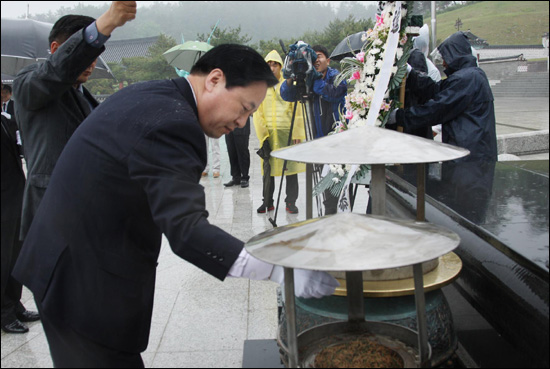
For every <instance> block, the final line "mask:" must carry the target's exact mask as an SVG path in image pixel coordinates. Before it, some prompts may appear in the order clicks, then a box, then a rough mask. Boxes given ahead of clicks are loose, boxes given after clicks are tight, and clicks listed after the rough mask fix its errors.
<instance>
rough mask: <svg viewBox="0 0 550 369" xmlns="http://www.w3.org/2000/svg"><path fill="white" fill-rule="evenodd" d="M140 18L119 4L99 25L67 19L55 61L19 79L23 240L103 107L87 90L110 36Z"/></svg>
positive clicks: (55, 36) (56, 38) (132, 7)
mask: <svg viewBox="0 0 550 369" xmlns="http://www.w3.org/2000/svg"><path fill="white" fill-rule="evenodd" d="M135 16H136V2H135V1H114V2H113V3H112V5H111V7H110V8H109V9H108V10H107V11H106V12H105V13H104V14H102V15H101V16H100V17H99V18H98V19H97V21H95V20H94V19H93V18H91V17H86V16H81V15H66V16H63V17H61V18H60V19H59V20H58V21H57V22H56V23H55V24H54V26H53V28H52V30H51V32H50V36H49V43H50V49H51V56H50V57H49V58H48V59H47V60H46V61H45V62H43V63H39V64H32V65H29V66H27V67H25V68H23V69H22V70H21V71H19V73H18V74H17V76H16V78H15V80H14V85H13V90H14V96H15V100H16V101H17V110H16V118H17V122H18V123H19V127H20V131H21V136H22V140H23V145H24V147H25V156H26V161H27V173H28V174H27V178H28V180H27V183H26V186H25V193H24V196H23V214H22V223H21V238H22V239H23V238H24V237H25V235H26V234H27V232H28V229H29V227H30V225H31V222H32V220H33V218H34V214H35V213H36V210H37V209H38V206H39V204H40V201H41V200H42V197H43V196H44V193H45V192H46V188H47V187H48V183H49V180H50V176H51V174H52V172H53V169H54V167H55V164H56V162H57V159H58V158H59V155H60V154H61V152H62V151H63V148H64V147H65V145H66V144H67V141H68V140H69V138H70V137H71V136H72V134H73V132H74V131H75V130H76V128H77V127H78V126H79V125H80V123H81V122H82V121H83V120H84V119H85V118H86V117H87V116H88V115H89V114H90V113H91V111H92V109H93V108H95V107H96V106H97V105H98V102H97V101H96V100H95V99H94V98H93V96H92V95H91V94H90V93H89V92H88V90H86V89H85V88H84V87H83V84H84V83H85V82H86V81H87V80H88V78H89V77H90V75H91V74H92V71H93V70H94V68H95V65H96V61H97V58H98V57H99V55H100V54H101V53H102V52H103V51H104V50H105V47H104V46H103V45H104V43H105V42H106V41H107V39H108V38H109V37H110V35H111V33H112V32H113V31H114V30H115V29H116V28H117V27H120V26H122V25H124V24H125V23H126V22H127V21H129V20H131V19H134V18H135Z"/></svg>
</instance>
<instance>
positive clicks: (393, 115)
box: [386, 109, 399, 127]
mask: <svg viewBox="0 0 550 369" xmlns="http://www.w3.org/2000/svg"><path fill="white" fill-rule="evenodd" d="M398 110H399V109H394V110H393V111H392V112H391V113H390V117H389V118H388V121H387V122H386V127H387V126H394V125H396V124H397V111H398Z"/></svg>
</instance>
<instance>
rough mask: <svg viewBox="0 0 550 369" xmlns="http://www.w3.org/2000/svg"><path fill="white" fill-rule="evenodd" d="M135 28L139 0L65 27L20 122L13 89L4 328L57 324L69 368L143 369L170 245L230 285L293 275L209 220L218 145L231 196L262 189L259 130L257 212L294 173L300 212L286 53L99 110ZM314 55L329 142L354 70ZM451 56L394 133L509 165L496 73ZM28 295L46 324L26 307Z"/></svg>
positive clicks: (308, 274)
mask: <svg viewBox="0 0 550 369" xmlns="http://www.w3.org/2000/svg"><path fill="white" fill-rule="evenodd" d="M135 17H136V4H135V2H113V3H112V5H111V7H110V8H109V9H108V10H107V11H106V12H105V13H104V14H102V15H101V16H100V17H99V18H98V19H97V20H95V19H93V18H90V17H85V16H77V15H68V16H64V17H62V18H60V19H59V20H58V21H57V22H56V23H55V25H54V26H53V28H52V31H51V34H50V39H49V42H50V44H51V56H50V58H49V59H47V60H46V61H45V62H43V63H39V64H33V65H30V66H28V67H26V68H24V69H22V70H21V71H20V72H19V73H18V75H17V77H16V78H15V81H14V84H13V92H14V100H15V103H16V107H15V110H14V109H13V101H12V100H11V88H10V87H9V86H2V102H3V105H2V330H3V331H5V332H7V333H25V332H27V331H28V328H27V327H26V325H25V324H24V323H25V322H29V321H36V320H38V319H41V320H42V325H43V328H44V331H45V333H46V337H47V339H48V343H49V346H50V352H51V355H52V359H53V362H54V365H55V366H71V367H75V366H92V365H93V366H97V367H99V366H136V367H142V366H143V361H142V360H141V356H140V353H141V352H142V351H144V349H145V347H146V346H147V342H148V338H149V329H150V325H151V312H152V307H153V296H154V288H155V273H156V270H155V268H156V262H157V257H158V254H159V250H160V244H161V235H162V234H164V235H166V237H167V238H168V240H169V243H170V246H171V248H172V250H173V252H174V253H175V254H177V255H178V256H179V257H181V258H183V259H185V260H186V261H188V262H190V263H192V264H194V265H195V266H197V267H198V268H201V269H203V270H204V271H206V272H207V273H209V274H211V275H212V276H214V277H216V278H218V279H220V280H222V281H223V280H224V279H225V278H226V277H234V278H250V279H256V280H271V281H275V282H277V283H282V282H283V272H282V268H281V267H277V266H273V265H270V264H267V263H264V262H262V261H260V260H257V259H255V258H254V257H252V256H251V255H250V254H248V253H247V251H246V250H245V249H244V248H243V246H244V244H243V242H242V241H241V240H239V239H237V238H235V237H233V236H232V235H230V234H228V233H227V232H225V231H223V230H222V229H220V228H218V227H216V226H214V225H211V224H210V223H209V222H208V220H207V216H208V213H207V212H206V210H205V193H204V189H203V187H202V186H201V185H200V180H201V178H202V177H204V176H206V175H208V173H209V169H208V165H209V164H210V167H211V168H212V175H213V177H214V178H216V177H219V176H220V167H219V161H220V160H219V156H220V152H219V142H218V139H219V138H220V137H221V136H222V135H225V140H226V144H227V150H228V155H229V161H230V166H231V168H230V173H231V180H230V181H229V182H227V183H224V186H225V187H233V186H240V187H241V188H246V187H248V186H249V180H250V176H249V170H250V148H249V136H250V131H251V125H253V126H254V130H255V132H256V135H257V137H258V140H259V143H260V147H261V150H260V152H261V153H263V155H262V159H263V162H262V170H263V181H264V192H263V201H262V205H261V206H260V208H258V209H257V212H258V213H265V212H268V211H271V210H273V209H274V198H273V195H274V190H275V187H276V185H275V177H284V178H285V180H286V199H285V208H286V210H287V211H288V212H289V213H293V214H295V213H298V211H299V209H298V208H297V207H296V200H297V198H298V193H299V188H298V174H299V173H302V172H304V170H305V166H304V164H300V163H294V162H288V163H284V162H282V161H281V160H279V159H275V158H272V157H270V156H269V154H268V153H269V152H270V151H271V150H275V149H278V148H283V147H286V146H289V145H293V144H297V143H299V142H302V141H304V140H305V139H306V134H305V129H306V127H305V124H304V120H305V119H304V117H303V116H302V114H301V109H295V104H294V102H296V100H297V99H298V98H299V97H298V96H297V92H296V86H295V81H294V80H293V79H285V78H284V77H283V75H282V73H281V70H282V68H283V60H282V57H281V55H280V54H279V53H278V52H277V51H275V50H273V51H271V52H270V53H269V54H268V55H266V56H260V55H259V54H258V53H257V52H256V51H254V50H253V49H251V48H249V47H246V46H241V45H232V44H226V45H220V46H217V47H215V48H213V49H212V50H210V51H209V52H208V53H206V54H205V55H204V56H203V57H202V58H201V59H199V61H198V62H197V63H196V64H195V65H194V66H193V68H192V69H191V71H190V73H189V75H188V76H186V77H185V78H183V77H181V78H177V79H174V80H164V81H150V82H145V83H140V84H135V85H131V86H129V87H127V88H124V89H122V90H121V91H119V92H118V93H116V94H114V95H113V96H111V97H109V98H108V99H107V100H106V101H105V102H103V103H102V104H98V102H97V101H96V100H95V99H94V97H93V96H92V95H91V94H90V93H89V92H88V91H87V90H86V88H85V87H84V84H85V82H86V81H87V80H88V78H89V77H90V75H91V73H92V71H93V69H94V67H95V63H96V60H97V58H98V56H99V55H100V54H101V53H102V52H103V51H104V50H105V46H104V44H105V42H106V41H107V39H108V38H109V37H110V35H111V34H112V32H113V31H115V30H116V28H118V27H122V26H124V24H125V23H126V22H128V21H130V20H132V19H134V18H135ZM466 45H468V50H466ZM313 50H314V52H315V54H316V56H317V57H316V59H315V62H314V67H315V69H316V71H317V72H318V73H319V74H320V78H318V79H317V80H315V81H314V83H313V89H312V90H313V107H314V109H313V115H314V116H313V122H312V126H313V132H314V137H315V138H318V137H323V136H325V135H327V134H328V133H329V132H330V131H331V130H332V128H333V125H334V123H335V121H336V120H337V119H338V118H337V117H339V112H340V111H341V110H342V109H343V106H344V98H345V95H346V93H347V84H346V82H345V81H343V82H342V83H341V84H340V85H338V86H335V85H334V80H335V78H336V76H337V75H338V71H337V70H336V69H333V68H331V67H329V63H330V58H329V52H328V50H327V49H326V48H325V47H323V46H321V45H315V46H313ZM439 50H440V52H441V56H442V58H443V60H444V65H445V66H446V67H447V69H448V70H447V75H448V76H449V78H447V79H446V80H442V81H439V82H436V81H433V80H431V79H429V78H427V76H426V73H425V72H424V71H422V70H421V69H422V68H421V67H415V68H416V69H418V70H415V69H413V71H411V73H410V74H409V80H408V82H407V85H408V86H409V85H410V86H412V87H411V93H413V94H417V95H419V96H423V99H422V100H421V101H419V104H418V105H415V106H411V107H407V108H406V109H403V110H402V109H400V110H398V111H396V112H394V114H392V116H393V120H392V121H390V124H401V125H402V126H404V127H406V129H407V130H411V131H412V130H418V129H421V128H426V127H431V126H433V125H435V124H439V123H443V140H444V142H449V143H453V144H456V145H459V146H463V147H466V148H468V149H469V150H470V151H471V152H472V153H473V155H475V156H485V157H488V158H492V159H495V154H496V151H495V150H496V149H495V148H496V146H495V145H496V138H495V134H494V129H495V127H494V125H495V122H494V109H493V108H492V95H491V93H490V88H489V87H488V86H489V85H488V82H487V81H486V77H485V75H484V74H483V71H481V69H479V68H478V67H477V66H476V65H475V61H472V60H471V55H469V56H468V55H466V54H469V44H468V43H467V40H466V39H465V37H464V36H463V35H462V34H460V33H457V34H455V35H453V36H452V37H450V38H449V39H448V40H446V41H445V42H443V44H442V45H441V46H440V47H439ZM420 59H421V60H424V63H426V59H422V58H420ZM426 78H427V79H428V80H429V81H428V80H427V79H426ZM4 103H5V104H4ZM10 106H11V107H10ZM449 106H453V108H452V109H449ZM10 109H11V110H10ZM294 110H296V111H297V113H296V114H294ZM251 121H252V122H251ZM21 145H22V147H23V150H24V151H23V150H21ZM209 147H211V155H210V157H209V155H208V151H209V149H208V148H209ZM23 152H24V156H25V161H26V165H27V175H26V178H25V175H24V171H23V167H22V165H21V155H22V153H23ZM266 153H267V154H266ZM325 197H326V200H325V212H326V214H334V213H336V201H337V199H336V198H335V197H334V196H332V195H331V194H330V193H328V192H327V193H326V194H325ZM22 284H23V285H25V286H27V287H28V288H29V289H30V290H31V291H32V293H33V295H34V299H35V302H36V306H37V308H38V312H32V311H28V310H26V309H25V307H24V306H23V305H22V304H21V302H20V299H21V289H22ZM295 284H296V286H295V288H296V294H297V295H298V296H301V297H322V296H326V295H330V294H332V293H333V291H334V289H335V287H337V285H338V282H336V280H335V279H334V278H333V277H332V276H330V275H328V274H326V273H324V272H316V271H298V272H297V273H296V281H295Z"/></svg>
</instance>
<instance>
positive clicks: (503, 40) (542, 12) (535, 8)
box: [424, 1, 549, 45]
mask: <svg viewBox="0 0 550 369" xmlns="http://www.w3.org/2000/svg"><path fill="white" fill-rule="evenodd" d="M458 18H460V20H461V21H462V26H461V28H460V30H461V31H467V30H468V29H470V31H471V32H472V33H473V34H475V35H476V36H478V37H481V38H484V39H486V40H487V42H488V43H489V45H540V44H541V40H542V35H543V33H545V32H548V29H549V2H548V1H484V2H481V3H476V4H472V5H470V6H466V7H464V8H461V9H457V10H453V11H450V12H447V13H443V14H438V15H437V39H438V41H437V43H438V44H439V43H440V42H441V41H443V40H444V39H445V38H447V37H448V36H449V35H451V34H453V33H454V32H456V28H455V22H456V20H457V19H458ZM424 23H427V24H430V18H429V15H428V16H425V17H424Z"/></svg>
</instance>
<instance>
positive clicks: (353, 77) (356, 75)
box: [349, 70, 361, 81]
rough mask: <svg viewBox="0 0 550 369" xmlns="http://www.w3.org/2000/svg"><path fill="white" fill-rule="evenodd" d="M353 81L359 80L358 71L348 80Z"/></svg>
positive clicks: (359, 74) (359, 73)
mask: <svg viewBox="0 0 550 369" xmlns="http://www.w3.org/2000/svg"><path fill="white" fill-rule="evenodd" d="M355 79H361V72H359V71H358V70H356V71H355V72H353V75H352V76H351V78H350V79H349V80H350V81H353V80H355Z"/></svg>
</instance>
